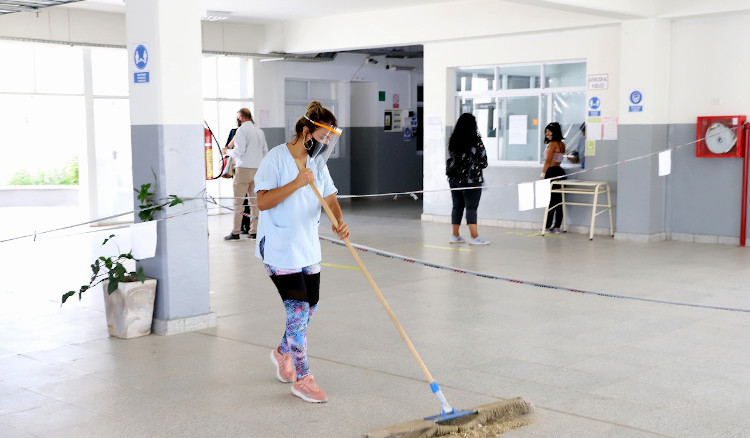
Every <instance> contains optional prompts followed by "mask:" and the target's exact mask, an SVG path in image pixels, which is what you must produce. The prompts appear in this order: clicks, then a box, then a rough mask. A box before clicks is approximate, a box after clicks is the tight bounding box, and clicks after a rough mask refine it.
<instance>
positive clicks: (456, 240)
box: [449, 234, 466, 243]
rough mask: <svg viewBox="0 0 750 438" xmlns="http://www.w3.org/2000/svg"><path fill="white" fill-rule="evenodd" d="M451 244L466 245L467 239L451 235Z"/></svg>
mask: <svg viewBox="0 0 750 438" xmlns="http://www.w3.org/2000/svg"><path fill="white" fill-rule="evenodd" d="M449 242H450V243H466V239H464V238H463V237H461V236H458V237H456V236H454V235H453V234H451V240H449Z"/></svg>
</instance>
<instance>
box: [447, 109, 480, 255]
mask: <svg viewBox="0 0 750 438" xmlns="http://www.w3.org/2000/svg"><path fill="white" fill-rule="evenodd" d="M448 155H449V156H448V160H447V161H446V165H445V174H446V175H447V176H448V184H449V185H450V187H451V198H452V199H453V210H452V211H451V224H452V225H453V234H452V235H451V237H450V240H449V242H450V243H465V242H466V239H464V238H463V237H461V235H460V234H459V231H458V228H459V226H460V225H461V219H462V217H463V214H464V210H466V224H467V225H468V226H469V233H470V234H471V238H470V239H469V244H470V245H487V244H489V243H490V242H489V241H488V240H484V239H482V238H481V237H479V233H478V231H477V208H478V207H479V199H480V198H481V197H482V188H481V186H482V184H483V183H484V175H483V174H482V169H484V168H486V167H487V151H486V150H485V149H484V143H482V137H481V136H480V135H479V130H478V129H477V119H476V118H474V115H473V114H469V113H464V114H461V116H460V117H459V118H458V121H456V126H455V128H454V129H453V133H452V134H451V137H450V140H449V141H448Z"/></svg>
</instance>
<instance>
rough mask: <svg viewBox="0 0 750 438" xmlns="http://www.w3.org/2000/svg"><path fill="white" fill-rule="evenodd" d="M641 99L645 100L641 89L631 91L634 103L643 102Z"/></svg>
mask: <svg viewBox="0 0 750 438" xmlns="http://www.w3.org/2000/svg"><path fill="white" fill-rule="evenodd" d="M641 100H643V95H642V94H641V92H640V91H638V90H635V91H633V92H632V93H630V101H631V102H633V104H634V105H637V104H639V103H641Z"/></svg>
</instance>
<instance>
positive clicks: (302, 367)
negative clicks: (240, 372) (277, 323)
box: [266, 263, 320, 379]
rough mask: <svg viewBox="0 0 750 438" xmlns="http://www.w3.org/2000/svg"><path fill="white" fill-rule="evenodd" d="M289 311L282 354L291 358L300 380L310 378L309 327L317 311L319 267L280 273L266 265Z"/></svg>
mask: <svg viewBox="0 0 750 438" xmlns="http://www.w3.org/2000/svg"><path fill="white" fill-rule="evenodd" d="M266 271H267V272H268V273H269V275H270V276H271V280H272V281H273V282H274V284H275V285H276V288H277V289H278V290H279V295H281V299H282V300H283V302H284V308H285V309H286V330H285V331H284V336H283V337H282V338H281V344H280V345H279V351H281V354H290V353H291V355H292V361H293V362H294V368H295V371H296V373H297V378H299V379H301V378H303V377H305V376H306V375H308V374H310V369H309V366H308V363H307V326H308V325H309V324H310V320H311V319H312V316H313V315H314V314H315V311H316V310H317V309H318V298H319V292H320V264H319V263H316V264H314V265H310V266H306V267H304V268H302V269H279V268H275V267H273V266H269V265H266Z"/></svg>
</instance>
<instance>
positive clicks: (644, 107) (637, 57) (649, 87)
mask: <svg viewBox="0 0 750 438" xmlns="http://www.w3.org/2000/svg"><path fill="white" fill-rule="evenodd" d="M620 46H621V49H620V53H621V57H620V99H619V104H620V111H619V113H620V128H619V132H618V135H619V139H618V160H625V159H628V158H633V157H639V156H643V155H647V154H650V153H652V152H656V151H659V150H663V149H665V148H666V147H667V141H668V132H669V126H668V124H667V122H668V115H669V112H668V109H669V108H668V106H669V68H670V55H671V23H670V21H669V20H661V19H645V20H632V21H625V22H623V23H622V24H621V43H620ZM657 168H658V157H657V156H652V157H650V158H642V159H639V160H636V161H633V162H629V163H625V164H623V165H621V166H618V169H617V182H618V184H617V208H616V213H617V232H616V234H615V237H616V238H618V239H625V240H641V241H657V240H663V239H664V238H665V236H666V232H667V231H668V230H667V229H666V221H665V202H666V201H665V200H666V183H665V179H664V178H663V177H659V176H658V175H657V173H658V172H657Z"/></svg>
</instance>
